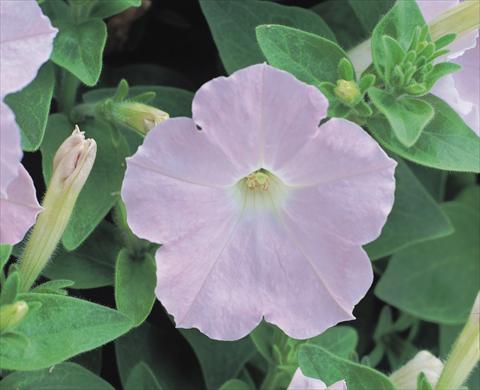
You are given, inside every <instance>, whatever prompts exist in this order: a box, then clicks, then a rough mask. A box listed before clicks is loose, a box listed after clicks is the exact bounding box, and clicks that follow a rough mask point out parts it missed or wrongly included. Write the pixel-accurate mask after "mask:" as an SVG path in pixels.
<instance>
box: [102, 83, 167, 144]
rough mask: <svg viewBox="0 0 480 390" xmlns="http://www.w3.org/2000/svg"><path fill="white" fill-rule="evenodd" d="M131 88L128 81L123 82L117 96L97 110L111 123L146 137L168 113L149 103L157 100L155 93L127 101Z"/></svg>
mask: <svg viewBox="0 0 480 390" xmlns="http://www.w3.org/2000/svg"><path fill="white" fill-rule="evenodd" d="M128 90H129V86H128V83H127V81H126V80H121V81H120V83H119V85H118V88H117V92H116V94H115V96H113V97H112V98H110V99H106V100H105V101H103V102H102V103H101V104H100V105H99V107H98V108H97V110H98V111H99V112H100V113H101V114H102V115H103V116H104V117H105V119H107V120H108V121H109V122H112V123H116V124H120V125H123V126H126V127H128V128H130V129H133V130H135V131H137V132H138V133H140V134H142V135H145V134H146V133H148V131H150V129H152V128H153V127H155V126H156V125H158V124H159V123H161V122H163V121H164V120H166V119H168V118H169V115H168V113H166V112H164V111H162V110H159V109H158V108H155V107H153V106H151V105H149V104H147V103H150V102H151V101H152V100H153V99H154V98H155V92H145V93H142V94H139V95H137V96H134V97H131V98H128V99H127V95H128Z"/></svg>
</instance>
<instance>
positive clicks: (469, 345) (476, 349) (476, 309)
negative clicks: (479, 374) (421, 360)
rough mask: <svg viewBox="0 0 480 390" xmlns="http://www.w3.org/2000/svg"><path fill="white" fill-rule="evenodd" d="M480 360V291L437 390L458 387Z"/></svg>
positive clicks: (448, 389) (449, 357)
mask: <svg viewBox="0 0 480 390" xmlns="http://www.w3.org/2000/svg"><path fill="white" fill-rule="evenodd" d="M479 360H480V293H479V294H478V295H477V298H476V299H475V303H474V304H473V308H472V311H471V313H470V316H469V318H468V320H467V323H466V324H465V327H464V328H463V330H462V332H461V333H460V335H459V336H458V338H457V340H456V341H455V344H454V345H453V348H452V351H451V352H450V355H449V356H448V359H447V362H446V363H445V368H444V369H443V371H442V375H441V376H440V379H439V380H438V384H437V387H436V388H435V389H436V390H450V389H458V388H459V387H460V386H462V384H463V383H464V382H465V381H466V380H467V379H468V377H469V375H470V373H471V372H472V370H473V369H474V367H475V365H476V364H477V363H478V361H479Z"/></svg>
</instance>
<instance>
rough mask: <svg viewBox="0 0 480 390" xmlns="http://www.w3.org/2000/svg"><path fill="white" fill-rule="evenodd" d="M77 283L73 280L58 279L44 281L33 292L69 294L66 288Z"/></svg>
mask: <svg viewBox="0 0 480 390" xmlns="http://www.w3.org/2000/svg"><path fill="white" fill-rule="evenodd" d="M74 284H75V282H73V281H72V280H67V279H58V280H50V281H48V282H45V283H42V284H40V285H38V286H36V287H35V288H33V289H32V290H31V292H33V293H44V294H59V295H68V293H67V291H66V290H65V288H67V287H71V286H73V285H74Z"/></svg>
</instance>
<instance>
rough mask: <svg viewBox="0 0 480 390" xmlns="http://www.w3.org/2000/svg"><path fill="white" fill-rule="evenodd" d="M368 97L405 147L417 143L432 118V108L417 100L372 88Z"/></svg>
mask: <svg viewBox="0 0 480 390" xmlns="http://www.w3.org/2000/svg"><path fill="white" fill-rule="evenodd" d="M368 96H370V98H371V99H372V101H373V103H374V104H375V106H376V107H377V108H378V109H379V110H380V112H381V113H382V114H383V115H385V117H386V118H387V120H388V123H389V124H390V126H391V129H392V131H393V132H394V133H395V135H396V136H397V138H398V139H399V141H400V142H401V143H402V144H403V145H405V146H406V147H410V146H412V145H414V144H415V142H417V140H418V139H419V137H420V135H421V133H422V131H423V129H424V128H425V126H426V125H427V124H428V122H430V121H431V120H432V118H433V116H434V114H435V113H434V111H433V107H432V106H431V105H430V104H429V103H428V102H425V101H423V100H421V99H419V98H412V97H408V96H404V97H401V98H395V96H392V95H390V94H389V93H387V92H385V91H382V90H381V89H378V88H375V87H372V88H370V89H369V90H368Z"/></svg>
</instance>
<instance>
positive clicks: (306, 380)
mask: <svg viewBox="0 0 480 390" xmlns="http://www.w3.org/2000/svg"><path fill="white" fill-rule="evenodd" d="M287 390H347V384H346V383H345V381H344V380H342V381H338V382H336V383H334V384H333V385H331V386H328V387H327V385H326V384H325V383H323V382H322V381H321V380H320V379H315V378H310V377H308V376H305V375H303V373H302V370H300V368H297V370H296V371H295V374H294V375H293V378H292V381H291V382H290V384H289V385H288V388H287Z"/></svg>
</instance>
